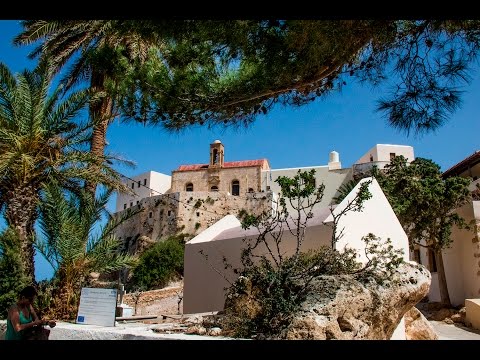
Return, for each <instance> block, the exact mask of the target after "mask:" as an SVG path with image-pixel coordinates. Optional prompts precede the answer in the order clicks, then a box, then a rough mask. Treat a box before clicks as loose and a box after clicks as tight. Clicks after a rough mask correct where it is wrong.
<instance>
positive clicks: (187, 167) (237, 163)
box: [176, 159, 268, 171]
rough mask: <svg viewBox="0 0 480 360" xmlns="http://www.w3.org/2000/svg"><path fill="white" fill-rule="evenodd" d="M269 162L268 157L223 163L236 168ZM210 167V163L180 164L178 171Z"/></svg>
mask: <svg viewBox="0 0 480 360" xmlns="http://www.w3.org/2000/svg"><path fill="white" fill-rule="evenodd" d="M265 162H267V163H268V160H267V159H259V160H242V161H227V162H224V163H223V168H236V167H250V166H263V164H264V163H265ZM201 169H208V164H193V165H180V166H179V167H178V169H177V170H176V171H192V170H201Z"/></svg>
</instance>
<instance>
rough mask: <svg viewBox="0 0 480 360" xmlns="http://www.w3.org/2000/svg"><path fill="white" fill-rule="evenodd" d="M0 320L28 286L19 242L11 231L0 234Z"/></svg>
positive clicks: (7, 230)
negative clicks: (21, 291)
mask: <svg viewBox="0 0 480 360" xmlns="http://www.w3.org/2000/svg"><path fill="white" fill-rule="evenodd" d="M0 274H2V275H1V276H0V318H1V319H6V318H7V314H8V308H9V307H10V306H11V305H13V304H14V303H15V301H16V300H17V297H18V293H19V292H20V290H22V288H24V287H25V286H26V285H28V279H27V277H26V276H25V272H24V271H23V265H22V261H21V258H20V241H19V240H18V235H17V234H16V232H15V231H14V230H13V229H6V230H5V231H4V232H3V233H2V234H0Z"/></svg>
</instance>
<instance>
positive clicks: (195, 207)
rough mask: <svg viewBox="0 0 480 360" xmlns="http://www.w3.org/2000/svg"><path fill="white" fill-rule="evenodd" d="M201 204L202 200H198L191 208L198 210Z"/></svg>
mask: <svg viewBox="0 0 480 360" xmlns="http://www.w3.org/2000/svg"><path fill="white" fill-rule="evenodd" d="M202 204H203V200H202V199H198V200H197V201H196V202H195V204H194V205H193V208H194V209H198V208H200V206H202Z"/></svg>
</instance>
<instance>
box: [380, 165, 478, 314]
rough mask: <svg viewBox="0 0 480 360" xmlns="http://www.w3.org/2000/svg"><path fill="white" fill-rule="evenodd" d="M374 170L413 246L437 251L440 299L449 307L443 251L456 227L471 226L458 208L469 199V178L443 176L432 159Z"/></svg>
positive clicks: (450, 240)
mask: <svg viewBox="0 0 480 360" xmlns="http://www.w3.org/2000/svg"><path fill="white" fill-rule="evenodd" d="M374 172H375V177H376V178H377V180H378V182H379V184H380V186H381V187H382V190H383V191H384V192H385V195H386V196H387V198H388V200H389V202H390V204H391V205H392V208H393V210H394V211H395V214H396V215H397V217H398V219H399V221H400V223H401V224H402V226H403V228H404V230H405V232H406V233H407V235H408V239H409V241H410V246H411V248H413V247H414V246H420V247H423V248H427V249H430V250H432V251H433V253H434V254H435V261H436V264H437V271H438V281H439V290H440V296H441V301H442V303H443V304H445V305H447V306H450V305H451V303H450V296H449V294H448V287H447V280H446V277H445V268H444V265H443V257H442V250H444V249H446V248H448V247H449V246H450V244H451V242H452V239H451V233H452V227H453V226H457V227H459V228H464V227H468V225H467V224H466V223H465V220H464V219H463V218H462V217H460V216H459V215H458V214H457V213H456V212H455V210H456V209H457V208H459V207H461V206H462V205H464V204H465V203H467V201H469V199H470V191H469V190H468V185H469V184H470V180H469V179H466V178H462V177H458V176H453V177H449V178H446V179H443V178H442V172H441V171H440V166H439V165H438V164H436V163H435V162H433V161H432V160H429V159H423V158H416V159H415V160H414V161H412V162H411V163H410V164H408V162H407V159H406V158H405V157H403V156H397V157H395V158H394V159H393V160H392V161H391V162H390V164H389V165H387V166H386V167H385V169H384V170H383V171H380V170H375V171H374Z"/></svg>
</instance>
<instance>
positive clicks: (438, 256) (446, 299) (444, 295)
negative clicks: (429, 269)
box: [434, 249, 452, 307]
mask: <svg viewBox="0 0 480 360" xmlns="http://www.w3.org/2000/svg"><path fill="white" fill-rule="evenodd" d="M434 251H435V262H436V263H437V275H438V289H439V290H440V301H441V302H442V304H444V305H445V306H448V307H451V306H452V304H451V303H450V295H449V294H448V286H447V278H446V276H445V267H444V266H443V256H442V249H435V250H434Z"/></svg>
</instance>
